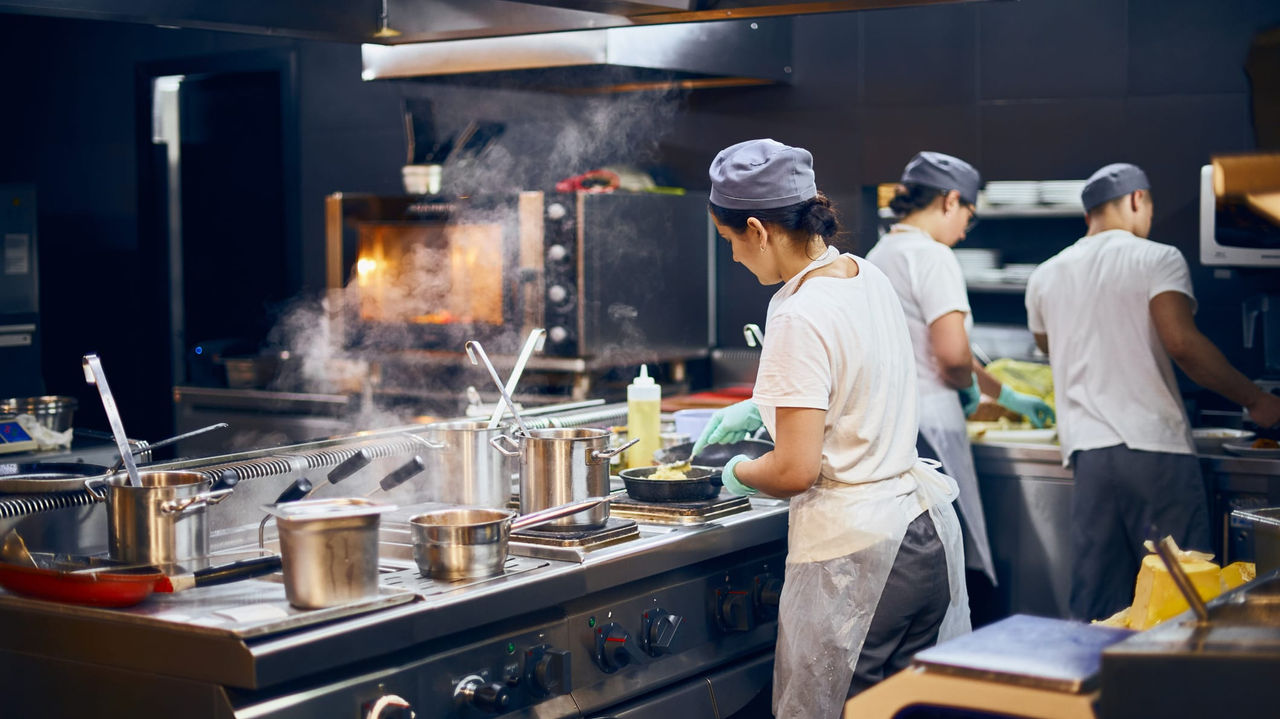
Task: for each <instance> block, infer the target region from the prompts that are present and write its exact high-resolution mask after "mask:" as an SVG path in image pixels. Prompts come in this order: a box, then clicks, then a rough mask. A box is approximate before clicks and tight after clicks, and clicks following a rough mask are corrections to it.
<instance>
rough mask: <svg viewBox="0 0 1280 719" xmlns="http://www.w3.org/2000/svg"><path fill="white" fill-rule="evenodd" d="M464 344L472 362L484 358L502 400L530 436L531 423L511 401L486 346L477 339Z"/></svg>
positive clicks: (477, 361)
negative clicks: (486, 352) (486, 351)
mask: <svg viewBox="0 0 1280 719" xmlns="http://www.w3.org/2000/svg"><path fill="white" fill-rule="evenodd" d="M464 346H465V347H466V350H467V357H470V358H471V364H476V365H478V364H480V360H484V366H485V368H486V369H488V370H489V376H490V377H492V378H493V383H494V384H495V385H497V386H498V391H499V392H501V393H502V400H503V401H504V402H506V403H507V406H508V407H510V408H511V416H513V417H515V418H516V424H518V425H520V429H521V431H523V432H524V434H525V436H526V437H527V436H529V425H527V424H525V423H524V418H523V417H521V416H520V412H519V411H517V410H516V403H515V402H512V401H511V395H509V394H507V388H506V387H503V386H502V378H501V377H499V376H498V370H496V369H494V368H493V363H492V362H490V361H489V355H487V354H485V353H484V348H483V347H481V346H480V343H479V342H476V341H475V340H468V341H467V344H466V345H464ZM477 355H479V358H477Z"/></svg>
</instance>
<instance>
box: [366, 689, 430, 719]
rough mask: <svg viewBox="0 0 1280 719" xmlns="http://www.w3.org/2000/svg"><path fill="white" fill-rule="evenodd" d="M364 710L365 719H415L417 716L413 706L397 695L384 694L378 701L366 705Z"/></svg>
mask: <svg viewBox="0 0 1280 719" xmlns="http://www.w3.org/2000/svg"><path fill="white" fill-rule="evenodd" d="M363 709H364V711H365V715H364V716H365V719H395V718H396V717H404V718H405V719H414V717H415V716H417V714H415V713H414V711H413V705H411V704H409V702H407V701H405V700H404V698H403V697H399V696H396V695H395V694H383V695H382V696H381V697H378V701H376V702H373V703H372V704H365V705H364V707H363Z"/></svg>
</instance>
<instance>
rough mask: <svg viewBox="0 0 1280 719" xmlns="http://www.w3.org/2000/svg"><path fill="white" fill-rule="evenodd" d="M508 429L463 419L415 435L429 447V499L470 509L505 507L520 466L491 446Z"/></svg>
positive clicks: (480, 420) (425, 428)
mask: <svg viewBox="0 0 1280 719" xmlns="http://www.w3.org/2000/svg"><path fill="white" fill-rule="evenodd" d="M505 430H506V427H504V426H498V427H490V426H489V423H488V421H486V420H483V419H462V420H454V421H449V422H433V423H431V424H429V425H427V426H425V427H423V428H422V429H421V430H420V431H418V432H417V433H411V434H410V436H411V437H414V438H415V439H423V440H426V443H427V445H428V449H427V450H426V451H424V452H423V453H422V458H423V459H424V460H426V462H427V476H429V477H431V483H430V487H429V489H428V492H429V493H428V496H427V497H426V499H427V500H428V501H432V502H442V503H444V504H461V505H466V506H468V507H492V508H494V509H499V508H502V507H505V506H506V504H507V501H508V500H509V499H511V477H512V475H514V474H515V472H516V465H515V462H513V461H511V460H510V459H509V458H507V457H505V456H503V455H501V454H497V453H495V452H494V451H493V450H492V449H491V448H490V447H489V442H491V441H492V440H494V439H497V438H498V437H499V436H502V434H503V432H504V431H505Z"/></svg>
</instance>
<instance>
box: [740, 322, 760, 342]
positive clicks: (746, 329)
mask: <svg viewBox="0 0 1280 719" xmlns="http://www.w3.org/2000/svg"><path fill="white" fill-rule="evenodd" d="M742 336H743V337H744V338H745V339H746V340H747V346H748V347H757V346H759V347H764V333H763V332H761V331H760V325H758V324H756V323H754V322H748V323H747V324H745V325H743V326H742Z"/></svg>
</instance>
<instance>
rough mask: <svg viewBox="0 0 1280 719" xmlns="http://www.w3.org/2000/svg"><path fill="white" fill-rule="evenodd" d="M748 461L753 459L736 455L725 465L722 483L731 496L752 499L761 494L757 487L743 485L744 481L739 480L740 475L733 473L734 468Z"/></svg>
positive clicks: (721, 475) (721, 474)
mask: <svg viewBox="0 0 1280 719" xmlns="http://www.w3.org/2000/svg"><path fill="white" fill-rule="evenodd" d="M748 459H751V458H750V457H748V456H747V455H745V454H739V455H735V456H734V457H733V459H731V460H729V461H728V462H727V463H726V464H725V465H724V471H723V472H721V473H720V482H721V483H722V484H724V488H725V489H727V490H729V494H734V495H737V496H739V497H752V496H755V495H756V494H759V490H757V489H756V488H755V487H748V486H747V485H745V484H743V483H742V480H740V479H738V475H736V474H734V472H733V468H734V467H737V466H738V465H739V464H741V463H742V462H745V461H747V460H748Z"/></svg>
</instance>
